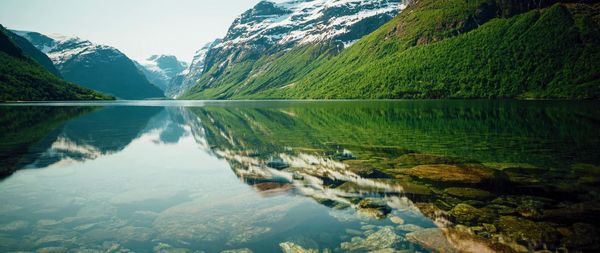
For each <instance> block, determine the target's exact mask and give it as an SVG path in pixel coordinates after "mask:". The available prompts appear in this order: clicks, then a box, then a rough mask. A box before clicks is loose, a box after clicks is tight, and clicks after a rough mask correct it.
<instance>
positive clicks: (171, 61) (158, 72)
mask: <svg viewBox="0 0 600 253" xmlns="http://www.w3.org/2000/svg"><path fill="white" fill-rule="evenodd" d="M135 63H136V66H137V67H138V69H139V70H141V71H142V72H143V73H144V75H145V76H146V78H148V81H150V82H151V83H153V84H154V85H156V86H157V87H158V88H160V89H161V90H163V91H165V90H166V89H167V87H168V85H169V82H170V81H171V79H172V78H173V77H175V76H176V75H179V74H182V72H183V71H184V70H186V69H187V67H188V65H187V63H185V62H183V61H180V60H178V59H177V57H175V56H173V55H152V56H150V57H149V58H148V59H146V60H144V61H140V62H135Z"/></svg>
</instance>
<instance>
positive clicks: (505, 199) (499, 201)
mask: <svg viewBox="0 0 600 253" xmlns="http://www.w3.org/2000/svg"><path fill="white" fill-rule="evenodd" d="M552 201H553V200H551V199H547V198H542V197H536V196H528V195H506V196H500V197H498V198H496V199H494V200H492V202H491V203H492V204H496V205H503V206H508V207H512V208H514V209H515V212H516V213H518V214H519V215H521V216H523V217H526V218H534V219H539V218H542V214H543V210H544V208H546V207H547V206H548V205H549V204H550V203H551V202H552ZM506 211H508V210H506Z"/></svg>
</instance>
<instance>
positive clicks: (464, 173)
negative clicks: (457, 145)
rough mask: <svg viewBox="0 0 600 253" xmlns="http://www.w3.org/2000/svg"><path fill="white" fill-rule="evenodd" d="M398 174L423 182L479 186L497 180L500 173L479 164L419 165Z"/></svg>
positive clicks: (399, 171)
mask: <svg viewBox="0 0 600 253" xmlns="http://www.w3.org/2000/svg"><path fill="white" fill-rule="evenodd" d="M396 172H397V173H401V174H406V175H410V176H413V177H416V178H419V179H422V180H428V181H436V182H445V183H461V184H479V183H482V182H484V181H491V180H493V179H495V177H496V174H497V173H498V171H496V170H494V169H490V168H487V167H484V166H481V165H477V164H469V165H449V164H433V165H419V166H415V167H413V168H410V169H404V170H396Z"/></svg>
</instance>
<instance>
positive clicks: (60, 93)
mask: <svg viewBox="0 0 600 253" xmlns="http://www.w3.org/2000/svg"><path fill="white" fill-rule="evenodd" d="M1 30H3V28H2V29H0V101H17V100H23V101H42V100H98V99H110V97H108V96H106V95H103V94H101V93H98V92H95V91H92V90H90V89H86V88H83V87H80V86H77V85H74V84H71V83H68V82H66V81H63V80H61V79H60V78H58V77H56V76H55V75H53V74H51V73H50V72H48V71H47V70H46V69H44V68H43V67H42V66H41V65H39V64H38V63H36V62H35V61H34V60H32V59H30V58H28V57H26V56H25V54H24V53H23V50H21V48H19V47H17V45H16V44H15V43H14V42H13V41H12V40H11V39H10V38H9V37H8V36H7V35H6V34H5V33H4V32H2V31H1Z"/></svg>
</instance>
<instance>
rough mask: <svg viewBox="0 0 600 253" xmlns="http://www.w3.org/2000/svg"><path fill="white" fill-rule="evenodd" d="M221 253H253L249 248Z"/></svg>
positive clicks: (222, 252)
mask: <svg viewBox="0 0 600 253" xmlns="http://www.w3.org/2000/svg"><path fill="white" fill-rule="evenodd" d="M221 253H253V252H252V250H251V249H249V248H243V249H230V250H223V251H221Z"/></svg>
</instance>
